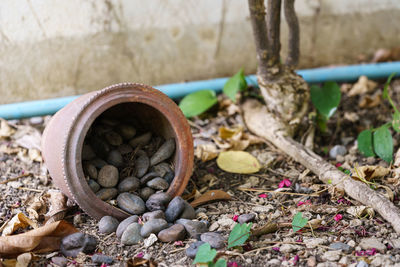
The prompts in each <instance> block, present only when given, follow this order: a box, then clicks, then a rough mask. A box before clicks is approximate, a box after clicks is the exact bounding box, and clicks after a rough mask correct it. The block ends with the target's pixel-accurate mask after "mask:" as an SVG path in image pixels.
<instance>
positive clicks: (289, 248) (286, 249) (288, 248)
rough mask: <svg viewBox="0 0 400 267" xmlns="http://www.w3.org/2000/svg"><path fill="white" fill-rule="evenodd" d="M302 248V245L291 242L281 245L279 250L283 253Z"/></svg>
mask: <svg viewBox="0 0 400 267" xmlns="http://www.w3.org/2000/svg"><path fill="white" fill-rule="evenodd" d="M297 250H301V247H300V246H297V245H291V244H283V245H282V246H280V248H279V251H280V252H282V253H290V252H293V251H297Z"/></svg>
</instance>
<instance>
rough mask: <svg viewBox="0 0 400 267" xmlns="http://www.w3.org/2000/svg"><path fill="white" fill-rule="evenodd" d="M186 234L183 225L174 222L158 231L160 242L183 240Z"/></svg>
mask: <svg viewBox="0 0 400 267" xmlns="http://www.w3.org/2000/svg"><path fill="white" fill-rule="evenodd" d="M185 235H186V230H185V227H184V226H183V225H182V224H174V225H172V226H171V227H169V228H167V229H164V230H162V231H160V232H159V233H158V239H160V241H161V242H173V241H177V240H183V239H184V238H185Z"/></svg>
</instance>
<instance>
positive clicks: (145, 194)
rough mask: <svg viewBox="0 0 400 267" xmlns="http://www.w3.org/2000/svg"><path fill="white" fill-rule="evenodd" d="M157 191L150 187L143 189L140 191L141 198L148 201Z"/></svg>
mask: <svg viewBox="0 0 400 267" xmlns="http://www.w3.org/2000/svg"><path fill="white" fill-rule="evenodd" d="M155 192H156V191H155V190H154V189H152V188H150V187H143V188H141V189H140V190H139V196H140V197H141V198H142V199H143V200H144V201H146V200H148V199H149V197H150V196H151V195H153V194H154V193H155Z"/></svg>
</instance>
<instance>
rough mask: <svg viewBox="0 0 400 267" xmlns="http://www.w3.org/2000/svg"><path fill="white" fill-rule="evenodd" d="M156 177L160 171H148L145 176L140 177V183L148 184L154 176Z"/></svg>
mask: <svg viewBox="0 0 400 267" xmlns="http://www.w3.org/2000/svg"><path fill="white" fill-rule="evenodd" d="M156 177H159V175H158V173H156V172H149V173H147V174H146V175H145V176H143V177H142V178H141V179H140V183H141V184H146V183H147V182H148V181H150V180H152V179H154V178H156Z"/></svg>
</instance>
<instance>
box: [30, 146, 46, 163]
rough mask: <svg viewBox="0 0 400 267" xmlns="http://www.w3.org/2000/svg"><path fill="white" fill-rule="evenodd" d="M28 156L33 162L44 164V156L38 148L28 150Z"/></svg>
mask: <svg viewBox="0 0 400 267" xmlns="http://www.w3.org/2000/svg"><path fill="white" fill-rule="evenodd" d="M28 156H29V158H30V159H31V160H33V161H37V162H42V161H43V159H42V155H41V153H40V151H39V150H38V149H36V148H31V149H29V150H28Z"/></svg>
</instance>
